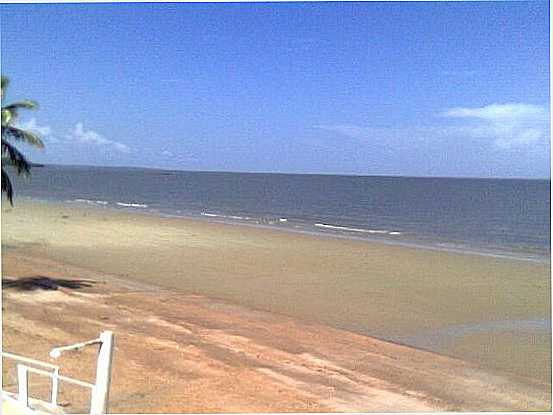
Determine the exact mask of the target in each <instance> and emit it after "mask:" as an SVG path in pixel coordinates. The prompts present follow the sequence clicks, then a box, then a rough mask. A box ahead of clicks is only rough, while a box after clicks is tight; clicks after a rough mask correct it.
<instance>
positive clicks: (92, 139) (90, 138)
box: [66, 122, 131, 153]
mask: <svg viewBox="0 0 553 415" xmlns="http://www.w3.org/2000/svg"><path fill="white" fill-rule="evenodd" d="M66 138H67V139H68V140H69V141H73V142H77V143H81V144H90V145H95V146H99V147H112V148H114V149H115V150H117V151H120V152H122V153H130V151H131V149H130V148H129V146H127V145H126V144H123V143H120V142H118V141H113V140H109V139H107V138H105V137H104V136H102V135H101V134H99V133H97V132H96V131H93V130H86V129H85V128H84V125H83V123H82V122H78V123H77V124H76V125H75V127H74V128H73V129H72V130H71V132H70V133H69V134H67V135H66Z"/></svg>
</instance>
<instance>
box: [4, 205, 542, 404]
mask: <svg viewBox="0 0 553 415" xmlns="http://www.w3.org/2000/svg"><path fill="white" fill-rule="evenodd" d="M2 244H3V276H4V278H5V279H6V278H8V279H10V278H13V284H14V286H12V287H7V288H5V289H4V291H3V299H4V303H3V308H4V313H3V317H4V321H3V323H4V324H3V334H4V345H5V349H6V350H12V351H15V350H17V351H18V352H19V353H23V354H28V355H32V356H35V357H37V358H42V359H44V358H45V357H46V356H47V353H48V351H49V349H50V348H51V347H52V346H54V345H57V344H60V343H62V344H63V343H67V342H72V341H78V340H85V339H87V338H92V337H95V336H96V335H97V333H98V332H99V331H100V330H102V329H112V330H114V331H115V332H116V335H117V349H116V364H115V370H114V383H113V390H112V400H111V402H112V407H111V409H112V410H113V411H115V412H256V411H302V412H303V411H391V410H397V411H410V410H451V409H457V410H460V409H464V410H496V411H499V410H548V409H550V407H551V399H550V389H551V382H550V371H551V366H550V338H549V336H544V335H540V334H539V333H533V332H524V331H517V330H514V331H513V330H505V331H502V332H493V333H488V334H486V333H483V332H478V333H476V334H475V335H469V336H465V337H464V338H462V339H460V340H459V341H456V342H453V343H452V344H447V345H445V346H444V345H442V346H440V347H444V350H440V352H441V353H445V354H449V355H453V356H458V357H461V358H464V359H469V360H472V362H470V363H469V362H465V361H462V360H458V359H454V358H450V357H445V356H441V355H439V354H436V353H429V352H425V351H421V350H416V349H413V348H409V347H404V346H400V345H396V344H392V343H387V342H383V341H379V340H376V339H374V338H371V337H367V336H364V335H360V334H373V335H377V336H381V337H389V338H393V337H396V338H397V337H401V336H404V337H405V338H409V336H416V335H417V334H420V333H424V332H425V330H426V331H429V332H430V331H432V330H437V329H440V328H444V327H450V326H455V325H463V324H465V325H466V324H471V323H477V322H481V321H506V320H515V321H518V320H532V319H542V318H548V316H549V315H550V313H549V310H550V305H549V304H550V303H549V292H550V291H549V269H550V264H539V263H529V262H520V261H507V260H500V259H494V258H486V257H479V256H473V255H461V254H451V253H445V252H432V251H425V250H419V249H408V248H402V247H391V246H382V245H379V244H371V243H366V242H358V241H346V240H335V239H327V238H315V237H312V236H306V235H299V234H290V233H283V232H277V231H268V230H265V229H263V230H260V229H251V228H244V227H238V226H231V225H220V224H208V223H203V222H198V221H189V220H182V219H166V218H157V217H153V216H146V215H132V214H126V213H119V212H117V213H116V212H113V211H110V210H107V209H88V208H75V207H70V206H67V205H62V204H44V203H18V205H17V208H15V209H13V210H11V209H7V210H6V209H4V211H3V214H2ZM36 276H48V277H51V278H56V279H71V280H76V279H77V280H78V279H87V278H88V279H91V280H94V281H96V283H95V284H93V285H92V286H90V287H83V288H79V289H70V288H68V289H65V288H63V289H60V290H57V291H44V290H40V289H38V290H25V289H22V287H21V284H19V285H18V284H16V283H15V282H16V281H17V279H19V278H24V277H27V278H28V277H36ZM23 288H24V286H23ZM37 304H40V307H37V306H36V305H37ZM330 326H332V327H334V328H331V327H330ZM341 329H345V330H347V331H343V330H341ZM353 332H357V333H360V334H355V333H353ZM490 339H491V340H490ZM493 340H496V341H495V342H494V341H493ZM493 345H501V347H493ZM475 350H476V351H477V353H474V351H475ZM84 354H85V355H86V352H85V353H84ZM89 357H92V356H89ZM65 359H66V360H67V364H68V365H69V368H70V370H71V371H73V372H75V373H77V374H80V375H82V376H84V377H87V376H88V377H90V376H92V374H93V369H92V367H91V366H90V365H88V366H87V365H85V364H83V362H84V361H85V360H86V359H83V357H82V356H79V357H71V356H70V357H67V358H65ZM72 359H73V361H72ZM91 360H93V358H92V359H91ZM513 361H516V362H513ZM5 370H9V367H6V368H5ZM6 379H9V376H8V377H6ZM5 382H6V380H5ZM44 387H46V386H44ZM62 392H63V393H64V394H65V395H63V396H64V399H66V400H68V401H71V402H72V403H73V407H70V408H75V410H78V409H79V408H80V407H79V405H82V397H80V395H78V394H72V393H71V391H69V390H67V391H62ZM79 399H80V400H81V402H80V403H79Z"/></svg>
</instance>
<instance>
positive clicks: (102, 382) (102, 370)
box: [2, 331, 113, 415]
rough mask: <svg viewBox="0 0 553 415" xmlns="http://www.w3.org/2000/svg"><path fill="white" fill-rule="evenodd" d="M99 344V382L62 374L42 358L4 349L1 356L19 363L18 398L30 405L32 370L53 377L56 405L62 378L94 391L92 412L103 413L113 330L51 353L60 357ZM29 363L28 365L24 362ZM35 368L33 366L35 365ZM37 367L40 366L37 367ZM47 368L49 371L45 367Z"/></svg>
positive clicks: (104, 410)
mask: <svg viewBox="0 0 553 415" xmlns="http://www.w3.org/2000/svg"><path fill="white" fill-rule="evenodd" d="M93 344H99V345H100V350H99V352H98V362H97V365H96V383H95V384H92V383H88V382H83V381H81V380H78V379H73V378H70V377H68V376H62V375H60V368H59V366H57V365H53V364H50V363H46V362H41V361H39V360H35V359H31V358H28V357H24V356H18V355H16V354H13V353H8V352H2V357H5V358H8V359H12V360H15V361H18V362H24V363H18V364H17V366H16V367H17V388H18V395H17V400H18V401H19V402H20V403H21V404H22V405H24V406H25V407H29V383H28V379H29V373H36V374H38V375H42V376H46V377H49V378H51V379H52V393H51V398H50V404H51V405H53V406H57V403H58V393H59V383H60V381H63V382H67V383H71V384H74V385H78V386H81V387H84V388H87V389H90V390H91V392H92V393H91V399H90V414H91V415H100V414H105V413H106V412H107V405H108V398H109V388H110V383H111V363H112V354H113V333H112V332H111V331H104V332H102V333H101V334H100V337H99V338H97V339H94V340H90V341H87V342H82V343H75V344H72V345H69V346H63V347H56V348H54V349H52V351H51V352H50V356H51V357H53V358H57V357H59V356H60V355H61V353H63V352H66V351H71V350H78V349H80V348H82V347H85V346H89V345H93ZM25 363H26V364H25ZM31 365H33V366H35V367H33V366H31ZM36 366H38V367H39V368H40V369H39V368H37V367H36ZM44 369H47V370H44Z"/></svg>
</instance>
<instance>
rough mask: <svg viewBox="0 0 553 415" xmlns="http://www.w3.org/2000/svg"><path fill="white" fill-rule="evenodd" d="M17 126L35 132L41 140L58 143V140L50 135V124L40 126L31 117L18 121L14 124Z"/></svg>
mask: <svg viewBox="0 0 553 415" xmlns="http://www.w3.org/2000/svg"><path fill="white" fill-rule="evenodd" d="M16 126H17V127H18V128H21V129H23V130H28V131H31V132H32V133H35V134H37V135H38V136H39V137H40V138H41V139H42V140H43V141H45V142H47V143H58V142H59V140H58V139H57V138H55V137H54V136H52V128H50V126H47V125H44V126H40V125H38V124H37V121H36V118H31V119H29V120H28V121H24V122H18V123H17V124H16Z"/></svg>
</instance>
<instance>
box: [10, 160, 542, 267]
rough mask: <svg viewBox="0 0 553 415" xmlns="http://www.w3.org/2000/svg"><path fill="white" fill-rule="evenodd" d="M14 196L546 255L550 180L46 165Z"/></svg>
mask: <svg viewBox="0 0 553 415" xmlns="http://www.w3.org/2000/svg"><path fill="white" fill-rule="evenodd" d="M12 177H13V178H14V179H13V181H14V186H15V192H16V199H15V203H16V205H17V198H18V197H22V198H32V199H39V200H50V201H58V202H67V203H74V204H83V205H94V206H98V207H105V208H115V209H124V210H130V211H136V212H143V213H150V214H156V215H168V216H183V217H188V218H190V217H192V218H198V219H204V220H210V221H223V222H231V223H238V224H244V225H252V226H268V227H272V228H279V229H283V230H290V231H300V232H309V233H316V234H320V235H328V236H333V237H345V238H361V239H368V240H372V241H379V242H383V243H391V244H403V245H408V246H410V245H413V246H420V247H426V248H431V249H444V250H452V251H463V252H473V253H480V254H484V255H497V256H509V257H517V258H521V259H528V260H549V258H550V243H551V239H550V181H549V180H525V179H472V178H466V179H465V178H419V177H381V176H341V175H314V174H313V175H311V174H268V173H223V172H189V171H168V170H156V169H143V168H124V167H88V166H87V167H85V166H57V165H48V166H44V167H35V168H33V170H32V176H31V178H30V179H23V178H20V177H14V176H13V175H12Z"/></svg>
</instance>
